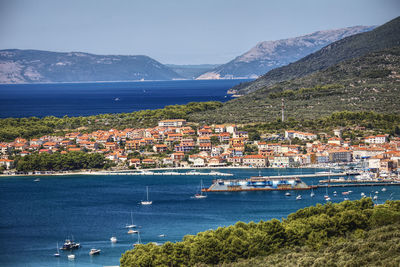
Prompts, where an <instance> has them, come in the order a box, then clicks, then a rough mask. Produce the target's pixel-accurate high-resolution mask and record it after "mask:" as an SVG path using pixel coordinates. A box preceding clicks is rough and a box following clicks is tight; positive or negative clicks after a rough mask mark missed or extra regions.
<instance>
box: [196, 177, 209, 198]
mask: <svg viewBox="0 0 400 267" xmlns="http://www.w3.org/2000/svg"><path fill="white" fill-rule="evenodd" d="M206 197H207V195H206V194H203V180H200V193H197V194H195V195H194V198H197V199H202V198H206Z"/></svg>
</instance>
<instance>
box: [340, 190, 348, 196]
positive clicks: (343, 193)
mask: <svg viewBox="0 0 400 267" xmlns="http://www.w3.org/2000/svg"><path fill="white" fill-rule="evenodd" d="M349 194H350V193H349V191H345V192H342V195H344V196H347V195H349Z"/></svg>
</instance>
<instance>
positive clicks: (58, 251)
mask: <svg viewBox="0 0 400 267" xmlns="http://www.w3.org/2000/svg"><path fill="white" fill-rule="evenodd" d="M54 257H60V249H59V247H58V242H57V252H56V253H54Z"/></svg>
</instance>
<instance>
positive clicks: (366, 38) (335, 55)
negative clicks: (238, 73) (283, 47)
mask: <svg viewBox="0 0 400 267" xmlns="http://www.w3.org/2000/svg"><path fill="white" fill-rule="evenodd" d="M398 45H400V17H397V18H395V19H393V20H391V21H389V22H387V23H386V24H383V25H382V26H379V27H377V28H375V29H374V30H372V31H369V32H364V33H359V34H356V35H352V36H349V37H346V38H344V39H342V40H339V41H336V42H334V43H332V44H330V45H328V46H325V47H324V48H322V49H320V50H318V51H317V52H315V53H312V54H310V55H308V56H306V57H304V58H302V59H300V60H298V61H296V62H294V63H291V64H289V65H286V66H283V67H280V68H276V69H273V70H271V71H269V72H268V73H266V74H264V75H263V76H261V77H260V78H258V79H257V80H255V81H253V82H249V83H244V84H240V85H238V86H235V87H233V88H232V90H231V91H236V92H237V93H239V94H247V93H250V92H254V91H256V90H257V89H260V88H264V87H267V86H270V85H273V84H274V83H277V82H280V81H286V80H290V79H294V78H299V77H303V76H305V75H308V74H310V73H313V72H315V71H319V70H323V69H326V68H328V67H330V66H333V65H335V64H337V63H339V62H341V61H344V60H347V59H351V58H356V57H360V56H362V55H365V54H367V53H369V52H373V51H379V50H382V49H386V48H391V47H394V46H398Z"/></svg>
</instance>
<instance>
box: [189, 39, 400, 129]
mask: <svg viewBox="0 0 400 267" xmlns="http://www.w3.org/2000/svg"><path fill="white" fill-rule="evenodd" d="M281 98H283V99H284V100H285V116H286V118H290V117H291V118H294V119H295V120H297V121H301V120H307V119H316V118H321V117H324V116H329V115H330V114H332V113H333V112H337V111H352V112H360V111H373V112H378V113H397V112H399V111H400V105H399V104H398V103H399V101H400V46H397V47H394V48H391V49H387V50H383V51H378V52H373V53H370V54H368V55H365V56H362V57H360V58H356V59H352V60H348V61H344V62H342V63H339V64H337V65H335V66H332V67H329V68H328V69H326V70H323V71H318V72H316V73H313V74H310V75H308V76H305V77H303V78H297V79H293V80H290V81H285V82H280V83H277V84H275V85H274V86H270V87H265V88H262V89H259V90H257V91H256V92H253V93H250V94H248V95H245V96H242V97H240V98H238V99H234V100H231V101H229V102H226V103H224V105H223V106H222V107H221V108H218V109H217V110H213V111H212V112H200V113H193V114H190V115H189V118H190V119H191V120H195V121H205V122H213V123H224V122H232V123H249V122H265V121H275V120H276V119H277V118H280V117H281Z"/></svg>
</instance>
